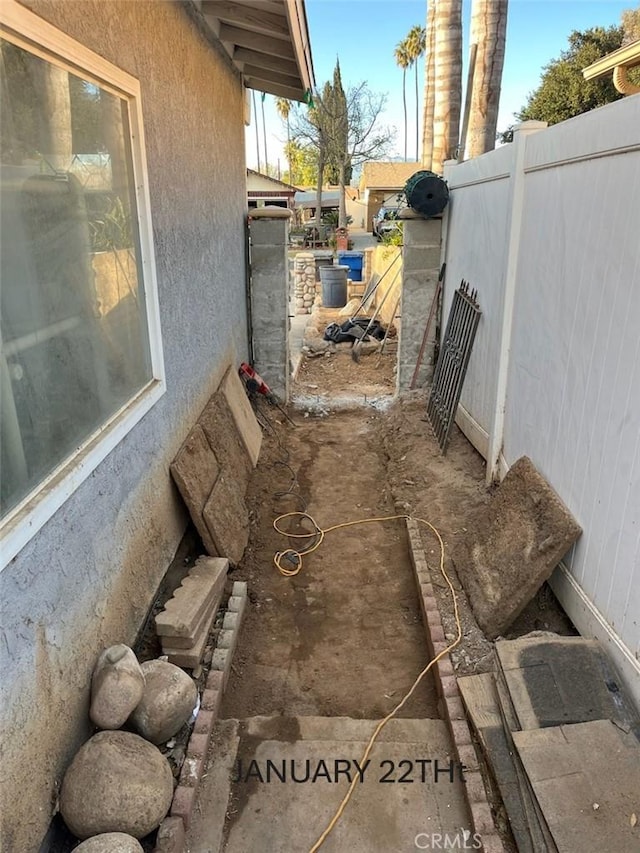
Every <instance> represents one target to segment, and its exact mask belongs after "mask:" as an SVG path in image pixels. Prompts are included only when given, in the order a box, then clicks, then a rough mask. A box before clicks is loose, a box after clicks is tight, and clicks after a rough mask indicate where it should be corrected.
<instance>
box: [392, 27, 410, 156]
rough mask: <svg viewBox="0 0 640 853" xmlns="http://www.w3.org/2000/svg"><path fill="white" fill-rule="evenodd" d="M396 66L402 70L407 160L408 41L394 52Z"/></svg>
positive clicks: (398, 45)
mask: <svg viewBox="0 0 640 853" xmlns="http://www.w3.org/2000/svg"><path fill="white" fill-rule="evenodd" d="M393 55H394V58H395V60H396V65H397V66H398V67H399V68H402V106H403V109H404V159H405V162H406V160H407V68H408V67H409V64H410V62H409V51H408V49H407V40H406V39H405V40H404V41H401V42H398V44H397V45H396V47H395V50H394V52H393Z"/></svg>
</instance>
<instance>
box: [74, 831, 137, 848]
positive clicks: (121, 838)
mask: <svg viewBox="0 0 640 853" xmlns="http://www.w3.org/2000/svg"><path fill="white" fill-rule="evenodd" d="M73 853H144V850H143V848H142V844H140V842H139V841H137V840H136V839H135V838H134V837H133V835H127V834H126V833H124V832H103V833H102V834H101V835H94V836H93V838H88V839H87V840H86V841H83V842H82V844H79V845H78V846H77V847H74V850H73Z"/></svg>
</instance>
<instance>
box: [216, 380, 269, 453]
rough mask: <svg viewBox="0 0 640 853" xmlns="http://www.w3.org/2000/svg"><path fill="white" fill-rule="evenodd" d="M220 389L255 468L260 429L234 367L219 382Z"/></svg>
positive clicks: (258, 449) (260, 434) (259, 442)
mask: <svg viewBox="0 0 640 853" xmlns="http://www.w3.org/2000/svg"><path fill="white" fill-rule="evenodd" d="M220 390H221V392H222V394H223V396H224V398H225V400H226V401H227V405H228V406H229V409H230V411H231V414H232V416H233V420H234V421H235V424H236V427H237V429H238V433H239V434H240V438H241V439H242V442H243V444H244V446H245V448H246V450H247V453H248V454H249V459H250V460H251V464H252V465H253V467H254V468H255V466H256V465H257V464H258V457H259V456H260V447H261V445H262V429H261V428H260V424H259V423H258V421H257V419H256V416H255V414H254V412H253V409H252V408H251V403H250V402H249V398H248V397H247V393H246V391H245V388H244V385H243V384H242V380H241V379H240V377H239V376H238V373H237V371H236V369H235V367H230V368H229V369H228V370H227V372H226V373H225V375H224V377H223V379H222V382H221V383H220Z"/></svg>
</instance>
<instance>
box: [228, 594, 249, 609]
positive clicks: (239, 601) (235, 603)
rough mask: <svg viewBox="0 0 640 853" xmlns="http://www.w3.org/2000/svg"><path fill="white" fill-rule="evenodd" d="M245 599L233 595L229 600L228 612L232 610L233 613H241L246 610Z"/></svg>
mask: <svg viewBox="0 0 640 853" xmlns="http://www.w3.org/2000/svg"><path fill="white" fill-rule="evenodd" d="M244 606H245V599H244V597H242V596H238V595H232V596H231V598H230V599H229V603H228V604H227V610H230V611H231V612H232V613H239V612H241V611H242V610H244Z"/></svg>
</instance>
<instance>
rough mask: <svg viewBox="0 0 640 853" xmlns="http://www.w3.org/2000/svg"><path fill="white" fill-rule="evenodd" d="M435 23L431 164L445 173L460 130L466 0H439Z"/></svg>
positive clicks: (437, 170)
mask: <svg viewBox="0 0 640 853" xmlns="http://www.w3.org/2000/svg"><path fill="white" fill-rule="evenodd" d="M435 26H436V35H435V68H436V74H435V86H436V92H435V104H434V113H433V161H432V166H431V168H432V169H433V171H434V172H436V173H437V174H440V175H441V174H442V167H443V164H444V161H445V160H449V159H451V158H452V157H455V155H456V150H457V147H458V135H459V132H460V105H461V98H462V96H461V90H462V0H437V3H436V12H435Z"/></svg>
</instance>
